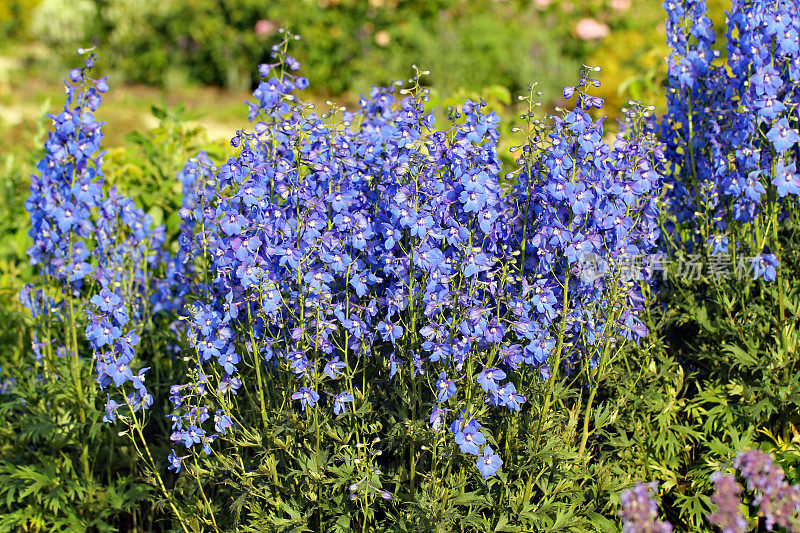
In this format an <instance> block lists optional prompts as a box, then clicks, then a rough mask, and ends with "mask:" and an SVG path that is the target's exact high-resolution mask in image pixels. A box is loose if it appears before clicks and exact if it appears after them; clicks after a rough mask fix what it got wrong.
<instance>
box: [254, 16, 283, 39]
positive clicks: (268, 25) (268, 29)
mask: <svg viewBox="0 0 800 533" xmlns="http://www.w3.org/2000/svg"><path fill="white" fill-rule="evenodd" d="M276 29H278V26H277V25H276V24H275V23H274V22H272V21H271V20H266V19H261V20H259V21H258V22H256V27H255V32H256V35H258V36H259V37H263V36H265V35H269V34H271V33H275V30H276Z"/></svg>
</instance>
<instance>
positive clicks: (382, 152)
mask: <svg viewBox="0 0 800 533" xmlns="http://www.w3.org/2000/svg"><path fill="white" fill-rule="evenodd" d="M284 44H285V43H284ZM298 68H299V64H298V63H297V61H296V60H294V59H293V58H291V57H290V56H287V55H286V54H285V46H283V45H278V47H277V48H276V63H274V64H267V65H262V66H261V67H260V72H261V74H262V76H263V81H262V82H261V83H260V84H259V86H258V88H257V89H256V90H255V91H254V93H253V96H254V98H255V102H252V103H249V104H248V106H249V111H250V112H249V115H250V119H251V120H252V121H253V122H254V126H253V132H252V133H247V132H244V131H240V132H238V133H237V135H236V136H235V137H234V138H233V139H232V141H231V144H232V145H233V146H234V147H236V148H238V149H239V150H240V154H239V155H238V157H235V158H232V159H230V160H228V161H227V162H226V163H224V164H221V165H220V166H219V168H216V167H213V165H212V164H211V163H210V162H209V161H207V160H205V159H204V158H202V161H201V159H198V160H196V161H194V162H190V164H189V166H187V169H185V171H184V172H183V173H182V176H181V180H182V182H183V185H184V190H185V192H187V193H188V194H187V197H186V198H185V199H184V208H183V209H182V211H181V216H182V219H183V222H184V224H183V230H182V234H181V238H180V245H181V251H180V252H179V257H180V258H181V259H180V261H178V262H179V263H181V264H182V265H183V266H182V267H181V268H177V267H176V268H175V271H176V272H178V271H180V276H178V277H181V279H182V281H181V283H183V284H184V288H183V289H179V290H178V292H180V293H181V294H182V295H183V296H182V297H185V299H186V302H187V303H186V306H185V316H184V318H185V326H186V335H187V338H188V341H189V344H190V345H191V346H192V347H193V348H194V351H195V354H194V355H193V356H192V361H193V363H192V364H193V365H194V368H195V370H194V371H193V376H192V379H191V381H190V382H189V383H186V384H182V385H175V386H174V387H173V394H172V401H173V403H174V406H175V407H176V409H177V411H176V414H175V415H173V420H174V421H175V426H174V433H173V440H174V441H176V442H177V441H180V442H183V443H184V444H186V445H187V447H190V446H192V445H194V444H202V445H203V446H207V445H208V444H210V442H211V441H213V440H214V439H215V438H217V436H218V435H219V431H218V430H217V429H216V428H215V432H211V431H210V430H206V429H203V422H205V420H207V419H208V418H209V417H208V413H209V412H210V411H212V410H214V409H221V410H222V411H223V412H224V411H225V409H224V406H225V405H227V404H229V403H230V399H229V395H230V394H236V392H237V390H238V389H239V388H240V387H242V386H244V387H245V388H246V389H248V390H251V391H252V390H254V389H257V388H260V387H261V386H262V385H261V379H262V373H263V374H267V373H269V374H270V375H271V376H273V378H275V376H280V377H279V378H275V379H279V380H281V382H284V383H286V385H287V387H288V388H289V389H290V390H291V398H292V400H295V401H296V402H297V406H298V407H299V409H300V410H301V411H309V410H311V409H314V408H317V407H318V406H320V405H329V406H331V407H332V409H333V412H334V414H335V415H341V414H342V413H344V412H346V411H347V404H348V403H351V402H353V401H356V398H358V397H359V392H358V387H356V385H355V384H354V383H353V373H354V371H355V369H356V368H357V367H359V366H361V367H362V368H363V367H364V366H366V365H368V364H372V365H379V366H382V367H383V368H384V369H385V372H386V376H387V377H388V378H389V379H396V377H397V376H398V375H402V376H404V379H405V377H406V376H407V377H408V378H410V379H412V380H418V381H420V382H421V383H423V384H424V385H425V386H427V388H426V389H424V390H427V391H428V392H427V393H425V394H429V395H430V396H429V398H430V399H431V403H432V404H433V406H434V407H433V411H432V413H431V424H432V426H433V427H434V428H437V429H438V428H441V427H443V426H444V423H445V420H446V418H447V413H448V412H451V411H454V410H459V409H457V408H455V406H456V405H457V406H458V408H461V407H464V406H466V409H467V410H470V409H472V410H473V412H476V413H482V412H485V411H486V408H491V407H502V408H505V409H506V410H508V411H519V410H520V409H521V408H522V406H523V405H524V403H525V402H526V397H525V395H524V394H522V393H521V392H519V390H518V389H519V388H523V387H525V386H526V383H525V381H524V380H523V379H522V372H523V369H524V368H525V367H531V368H533V369H534V370H535V372H537V373H539V374H540V375H542V376H547V375H550V374H551V372H552V368H553V367H554V365H555V367H556V368H559V367H561V366H562V365H561V363H562V362H564V363H565V365H566V366H565V368H567V369H569V368H572V367H574V366H575V365H580V364H582V362H584V361H585V362H586V363H587V364H590V365H594V364H597V362H598V361H599V360H600V359H601V356H602V353H603V352H604V351H605V352H607V351H608V350H607V349H608V347H609V346H610V345H613V343H614V342H615V339H616V338H617V337H618V336H622V337H624V338H629V339H631V338H632V339H639V338H641V337H642V336H644V335H646V334H647V329H646V328H645V326H644V324H643V323H642V322H641V320H640V319H639V318H638V316H637V315H638V311H639V310H640V309H641V305H642V297H641V292H640V288H639V282H640V281H641V280H638V279H621V278H619V277H618V276H614V275H610V276H609V277H608V278H606V279H595V280H590V281H585V280H581V279H580V277H579V276H578V274H577V271H576V269H577V268H578V266H579V262H580V261H581V260H582V259H583V258H584V257H586V256H588V255H592V254H593V255H596V256H598V257H601V258H604V259H605V260H608V261H614V260H618V259H621V258H623V257H625V256H630V255H636V254H639V253H647V252H649V251H652V250H654V249H655V246H656V241H657V239H658V236H659V232H658V225H657V218H656V217H657V214H658V203H657V198H658V193H659V190H660V182H661V176H660V175H659V174H658V172H656V170H655V168H656V166H657V164H658V160H659V158H660V152H659V147H658V143H657V142H656V141H655V138H654V135H653V128H652V126H651V125H650V122H649V121H648V120H646V119H645V116H646V114H647V110H646V109H643V108H641V107H638V106H632V107H631V109H630V110H629V116H628V121H627V124H626V127H625V131H624V133H622V134H620V135H618V136H617V138H616V139H615V141H614V143H613V144H612V145H611V146H609V145H607V144H605V143H604V141H603V128H602V120H600V121H593V120H592V119H591V118H590V117H589V115H588V111H589V109H590V108H592V107H594V108H598V109H599V108H601V107H602V101H600V100H599V99H597V98H593V97H591V96H589V95H588V94H587V89H588V88H589V87H590V86H591V85H595V84H597V82H596V81H595V80H592V79H591V78H589V77H588V74H589V73H590V72H591V71H589V70H587V72H586V76H584V79H583V80H581V83H580V84H579V86H578V87H575V88H568V90H567V91H568V92H569V93H570V95H572V94H575V95H576V97H577V104H576V107H575V108H574V110H572V111H570V112H568V113H565V114H563V115H562V116H558V117H553V118H552V125H544V124H537V125H535V128H539V129H540V130H541V131H540V138H538V139H535V140H534V139H531V144H529V145H526V146H523V147H522V149H523V153H524V154H526V155H524V156H523V157H522V158H521V159H520V164H521V167H520V169H519V171H517V172H516V175H515V176H514V177H512V178H511V179H509V176H505V177H504V176H503V175H502V168H501V163H500V160H499V157H498V153H497V141H498V138H499V134H498V131H497V123H498V117H497V116H496V115H495V114H494V113H489V114H487V113H484V112H483V111H482V108H483V107H484V105H485V103H483V102H471V101H467V102H466V104H465V105H463V106H462V107H461V108H460V109H453V110H451V112H450V117H449V118H450V125H449V127H448V128H446V129H444V130H440V131H437V130H434V123H435V118H434V115H433V114H432V113H431V112H429V111H426V109H425V102H426V101H427V96H426V94H427V93H426V90H425V89H422V88H420V86H419V78H418V77H417V78H415V79H414V80H412V82H413V83H414V87H413V88H412V89H407V90H403V91H400V94H399V95H398V94H397V90H396V87H395V86H391V87H387V88H375V89H373V90H372V92H371V93H370V95H369V96H364V97H362V98H361V99H360V101H359V108H358V110H357V111H355V112H348V111H346V110H344V109H343V108H338V107H331V109H330V110H329V111H328V112H326V113H324V114H322V115H318V114H317V113H316V111H315V109H314V106H313V105H310V104H304V103H302V102H301V101H300V100H299V99H298V97H297V95H296V94H295V93H296V92H297V91H298V90H302V89H304V88H306V87H307V85H308V81H307V80H305V79H304V78H302V77H299V76H297V75H296V74H295V72H296V70H297V69H298ZM176 279H177V278H176ZM565 353H566V354H568V357H564V358H563V360H562V357H561V355H562V354H565ZM567 363H568V364H567ZM242 365H246V366H247V367H254V368H255V370H256V373H257V381H258V382H257V383H250V382H245V383H243V380H242V379H241V378H240V377H239V374H240V370H241V367H242ZM405 369H408V370H405ZM429 375H430V376H434V377H433V380H429V379H428V378H427V376H429ZM435 376H438V378H436V377H435ZM448 376H453V377H451V378H448ZM462 380H465V381H464V382H463V385H462V386H457V383H459V382H461V381H462ZM478 391H481V392H480V394H482V395H483V396H482V397H478V396H477V395H476V394H474V393H477V392H478ZM362 393H363V391H362ZM258 394H263V392H260V391H259V392H257V393H256V395H258ZM261 402H262V404H261V408H262V409H264V408H265V405H264V400H263V396H262V400H261ZM481 405H483V406H485V407H481ZM215 406H216V407H215ZM448 406H450V407H448ZM226 414H228V415H230V416H231V417H233V413H226ZM467 419H468V421H467V422H466V423H465V422H464V418H463V416H462V417H460V418H457V419H456V421H454V422H453V424H452V425H451V430H452V431H453V433H454V435H455V439H456V443H457V444H458V445H459V446H460V448H461V450H462V451H463V452H464V453H468V454H473V455H476V456H479V458H478V463H477V464H478V467H479V470H480V472H481V473H482V474H483V475H484V476H489V475H494V473H496V471H497V469H499V467H500V464H501V463H502V460H501V459H500V457H499V456H498V455H497V454H495V453H494V451H493V450H492V449H491V447H490V446H488V445H487V444H486V438H485V436H484V435H482V434H481V432H480V431H479V430H480V425H479V423H478V421H477V419H476V417H475V416H472V415H470V416H468V417H467ZM189 433H191V435H190V436H188V437H187V435H188V434H189Z"/></svg>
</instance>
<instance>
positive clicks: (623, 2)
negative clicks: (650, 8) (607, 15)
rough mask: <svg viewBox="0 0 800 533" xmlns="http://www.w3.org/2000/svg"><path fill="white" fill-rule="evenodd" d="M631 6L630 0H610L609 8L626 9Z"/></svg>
mask: <svg viewBox="0 0 800 533" xmlns="http://www.w3.org/2000/svg"><path fill="white" fill-rule="evenodd" d="M630 7H631V0H611V9H613V10H614V11H627V10H628V9H630Z"/></svg>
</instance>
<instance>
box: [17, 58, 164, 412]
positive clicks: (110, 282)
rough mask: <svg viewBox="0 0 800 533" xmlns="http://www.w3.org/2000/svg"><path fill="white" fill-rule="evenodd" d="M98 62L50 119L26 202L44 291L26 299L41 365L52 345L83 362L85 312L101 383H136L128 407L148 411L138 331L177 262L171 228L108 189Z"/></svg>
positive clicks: (78, 75)
mask: <svg viewBox="0 0 800 533" xmlns="http://www.w3.org/2000/svg"><path fill="white" fill-rule="evenodd" d="M96 59H97V57H96V55H95V54H94V53H89V56H88V58H87V59H86V61H85V63H84V66H83V67H82V68H76V69H73V70H72V71H70V73H69V77H68V79H66V80H65V85H66V94H67V101H66V104H65V106H64V110H63V111H62V112H61V113H59V114H57V115H49V117H50V118H51V119H52V121H53V130H52V131H50V132H49V134H48V137H47V140H46V142H45V155H44V157H43V159H42V160H41V161H40V162H39V164H38V165H37V167H36V168H37V174H35V175H33V176H31V187H30V196H29V198H28V200H27V202H26V204H25V207H26V209H27V210H28V211H29V212H30V218H31V230H30V231H29V235H30V236H31V237H32V239H33V246H32V247H31V248H30V249H29V250H28V255H29V257H30V260H31V263H32V264H33V265H36V266H37V267H38V268H39V272H40V274H41V276H42V280H43V282H42V283H43V286H41V287H33V286H28V287H26V288H25V290H24V291H23V293H22V294H21V299H22V301H23V303H24V304H25V305H26V306H27V307H28V308H29V309H30V310H31V313H32V315H33V316H34V318H36V319H37V327H38V330H37V332H36V333H35V334H34V342H33V349H34V353H35V354H36V357H37V359H42V358H43V357H44V354H43V351H42V350H43V349H44V350H45V351H51V352H53V351H54V352H55V353H56V354H58V355H61V354H66V353H69V354H71V355H72V356H73V357H77V356H79V355H80V346H81V343H80V340H79V339H78V337H77V335H75V334H74V332H73V333H72V334H70V332H69V331H66V330H67V329H69V328H70V327H72V328H74V327H76V325H77V324H79V323H81V322H82V319H83V317H82V315H83V314H84V313H85V315H86V317H87V319H88V320H87V322H88V323H87V325H86V328H85V338H86V339H87V340H88V341H89V343H90V346H91V348H92V350H93V352H94V358H95V363H96V370H97V382H98V384H99V386H100V387H101V388H106V387H107V386H109V385H111V384H112V383H113V384H114V385H115V386H116V387H123V385H124V384H125V383H127V382H130V383H131V385H132V390H131V391H129V392H128V393H126V396H125V399H126V402H125V403H127V404H128V406H129V407H130V408H131V409H134V410H138V409H140V408H147V407H148V406H149V405H150V404H151V403H152V397H151V396H150V395H149V394H148V393H147V390H146V388H145V387H144V384H143V383H144V373H145V372H146V370H147V369H146V368H143V369H141V370H139V371H138V373H136V374H134V371H133V370H132V369H131V368H130V364H131V363H132V361H133V359H134V352H135V347H136V345H137V344H138V343H139V335H138V333H137V328H140V327H141V324H142V318H143V314H144V313H145V312H146V311H145V307H149V306H150V304H151V302H150V301H148V300H149V294H150V292H152V289H151V288H150V285H151V284H152V274H151V272H150V271H151V270H153V269H154V268H155V266H156V265H158V264H159V263H162V262H164V261H165V260H166V258H167V257H168V256H167V254H165V253H164V252H162V251H161V249H162V247H163V243H164V240H165V231H164V228H163V227H157V228H152V227H151V226H152V219H151V218H150V217H149V216H148V215H146V214H145V213H144V212H143V211H142V210H141V209H139V208H137V207H136V206H135V204H134V202H133V201H132V200H131V199H129V198H125V197H123V196H121V195H120V194H118V193H117V191H116V189H114V188H112V189H111V190H109V191H108V193H107V194H105V193H104V191H103V185H104V177H103V173H102V169H101V166H102V157H103V154H104V153H103V152H102V151H101V150H100V148H101V146H100V143H101V140H102V137H103V134H102V131H101V126H102V123H100V122H98V121H97V120H96V119H95V117H94V113H95V112H96V111H97V109H98V106H99V105H100V103H101V95H102V93H104V92H106V91H107V90H108V84H107V82H106V79H105V78H101V79H92V78H91V77H90V73H91V70H92V68H93V67H94V64H95V61H96ZM67 324H70V326H67ZM59 330H64V331H60V333H59ZM40 336H42V337H44V338H43V340H42V341H41V342H40V341H39V338H40ZM119 405H120V404H119V403H117V402H116V401H114V400H112V399H110V398H109V402H108V404H107V415H106V419H107V420H109V421H111V420H114V419H115V418H116V412H117V409H118V407H119Z"/></svg>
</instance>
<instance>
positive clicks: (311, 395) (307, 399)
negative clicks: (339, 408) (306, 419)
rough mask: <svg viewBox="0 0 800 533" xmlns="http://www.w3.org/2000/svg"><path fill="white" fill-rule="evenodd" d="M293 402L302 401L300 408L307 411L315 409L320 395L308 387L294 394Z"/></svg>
mask: <svg viewBox="0 0 800 533" xmlns="http://www.w3.org/2000/svg"><path fill="white" fill-rule="evenodd" d="M292 400H300V408H301V409H302V410H303V411H305V410H306V407H314V406H315V405H316V404H317V402H318V401H319V394H318V393H316V392H315V391H313V390H311V389H309V388H308V387H303V388H301V389H300V390H298V391H297V392H295V393H294V394H292ZM337 414H338V413H337Z"/></svg>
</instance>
